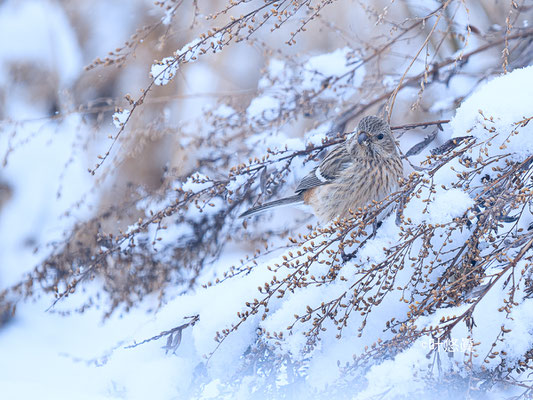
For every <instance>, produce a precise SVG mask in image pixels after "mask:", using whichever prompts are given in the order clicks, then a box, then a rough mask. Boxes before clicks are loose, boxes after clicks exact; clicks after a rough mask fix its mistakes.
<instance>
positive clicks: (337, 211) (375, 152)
mask: <svg viewBox="0 0 533 400" xmlns="http://www.w3.org/2000/svg"><path fill="white" fill-rule="evenodd" d="M402 175H403V166H402V162H401V160H400V156H399V154H398V149H397V148H396V144H395V142H394V138H393V136H392V131H391V129H390V126H389V124H388V123H387V122H385V121H384V120H383V119H381V118H379V117H376V116H367V117H364V118H362V119H361V121H360V122H359V125H358V126H357V131H356V133H355V135H353V136H351V137H350V138H348V139H347V140H346V141H345V142H343V143H340V144H339V145H337V146H336V147H335V148H334V149H333V150H331V152H329V153H328V154H327V155H326V157H325V158H324V159H323V160H322V162H321V163H320V164H319V165H317V166H316V167H315V168H314V169H313V170H312V171H311V172H310V173H309V174H307V175H306V176H305V177H304V178H303V179H302V181H301V182H300V184H299V185H298V187H297V188H296V191H295V192H296V194H295V195H294V196H291V197H286V198H283V199H280V200H275V201H272V202H269V203H265V204H263V205H261V206H258V207H254V208H251V209H250V210H248V211H246V212H244V213H243V214H241V215H240V217H249V216H251V215H254V214H257V213H260V212H263V211H266V210H269V209H271V208H273V207H278V206H285V205H289V204H299V203H300V204H301V203H304V204H308V205H310V206H311V207H312V208H313V210H314V213H315V215H316V216H317V217H318V218H319V219H320V220H322V221H324V222H326V221H330V220H332V219H333V218H335V217H337V216H340V217H341V218H346V217H349V216H350V210H352V211H355V210H356V209H357V208H358V207H364V206H365V205H367V204H369V203H370V202H372V200H376V201H380V200H382V199H383V198H385V197H386V196H387V195H389V194H390V193H391V192H393V191H394V190H396V189H397V188H398V178H400V177H402Z"/></svg>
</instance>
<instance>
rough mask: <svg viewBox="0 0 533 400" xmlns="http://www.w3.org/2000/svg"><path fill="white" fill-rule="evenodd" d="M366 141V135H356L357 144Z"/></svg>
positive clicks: (364, 133)
mask: <svg viewBox="0 0 533 400" xmlns="http://www.w3.org/2000/svg"><path fill="white" fill-rule="evenodd" d="M367 139H368V136H367V135H366V132H361V133H359V135H357V143H359V144H362V143H363V142H364V141H366V140H367Z"/></svg>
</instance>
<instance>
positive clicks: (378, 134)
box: [347, 115, 397, 157]
mask: <svg viewBox="0 0 533 400" xmlns="http://www.w3.org/2000/svg"><path fill="white" fill-rule="evenodd" d="M347 146H348V151H349V152H350V153H351V154H352V155H354V156H357V155H360V154H361V152H364V153H365V154H368V155H371V156H382V157H383V156H390V155H393V154H397V150H396V144H395V143H394V138H393V136H392V131H391V129H390V126H389V124H388V123H387V122H386V121H385V120H383V119H381V118H379V117H376V116H373V115H369V116H367V117H364V118H363V119H361V121H359V125H357V131H356V132H355V136H353V137H352V138H351V139H350V140H349V141H348V143H347Z"/></svg>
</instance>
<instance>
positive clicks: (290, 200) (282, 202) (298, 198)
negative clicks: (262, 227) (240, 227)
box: [239, 194, 304, 218]
mask: <svg viewBox="0 0 533 400" xmlns="http://www.w3.org/2000/svg"><path fill="white" fill-rule="evenodd" d="M303 201H304V198H303V195H302V194H296V195H294V196H291V197H285V198H283V199H279V200H274V201H271V202H269V203H265V204H263V205H261V206H257V207H254V208H250V209H249V210H248V211H245V212H243V213H242V214H241V215H239V218H246V217H249V216H251V215H254V214H258V213H261V212H263V211H266V210H270V209H271V208H274V207H280V206H287V205H289V204H298V203H303Z"/></svg>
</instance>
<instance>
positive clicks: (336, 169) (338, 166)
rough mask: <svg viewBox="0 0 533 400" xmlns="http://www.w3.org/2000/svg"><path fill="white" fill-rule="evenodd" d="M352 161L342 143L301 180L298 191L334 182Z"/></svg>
mask: <svg viewBox="0 0 533 400" xmlns="http://www.w3.org/2000/svg"><path fill="white" fill-rule="evenodd" d="M352 162H353V160H352V157H350V155H349V154H348V151H347V150H346V146H345V144H344V143H341V144H340V145H338V146H337V147H336V148H334V149H333V150H332V151H331V152H330V153H329V154H328V155H327V156H326V157H325V158H324V159H323V160H322V162H321V163H320V164H319V165H317V166H316V167H315V168H314V169H313V170H312V171H311V172H309V174H307V175H306V176H305V177H304V178H303V179H302V180H301V181H300V184H299V185H298V187H297V188H296V193H301V192H303V191H304V190H308V189H312V188H314V187H317V186H321V185H325V184H327V183H331V182H333V181H334V180H335V178H337V177H338V176H339V175H340V173H341V172H342V171H344V170H345V169H346V168H348V166H350V165H351V164H352Z"/></svg>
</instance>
